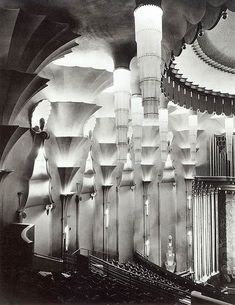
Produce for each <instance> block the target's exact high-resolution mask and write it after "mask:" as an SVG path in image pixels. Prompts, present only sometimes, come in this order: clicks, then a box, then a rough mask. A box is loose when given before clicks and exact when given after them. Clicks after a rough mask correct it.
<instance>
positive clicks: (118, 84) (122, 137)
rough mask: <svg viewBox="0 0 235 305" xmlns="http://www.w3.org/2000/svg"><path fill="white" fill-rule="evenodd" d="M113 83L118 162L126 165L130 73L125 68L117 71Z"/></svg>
mask: <svg viewBox="0 0 235 305" xmlns="http://www.w3.org/2000/svg"><path fill="white" fill-rule="evenodd" d="M113 83H114V103H115V116H116V128H117V135H116V141H117V149H118V161H119V162H123V163H125V162H126V160H127V153H128V143H127V142H128V141H127V133H128V120H129V108H130V71H129V70H128V69H125V68H117V69H115V71H114V73H113Z"/></svg>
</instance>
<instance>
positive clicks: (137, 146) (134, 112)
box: [131, 95, 144, 164]
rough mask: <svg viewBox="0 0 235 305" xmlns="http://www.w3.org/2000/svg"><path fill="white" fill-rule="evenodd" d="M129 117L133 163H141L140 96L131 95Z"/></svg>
mask: <svg viewBox="0 0 235 305" xmlns="http://www.w3.org/2000/svg"><path fill="white" fill-rule="evenodd" d="M131 116H132V130H133V147H134V154H135V163H136V164H140V163H141V151H142V128H143V119H144V111H143V106H142V97H141V95H132V98H131Z"/></svg>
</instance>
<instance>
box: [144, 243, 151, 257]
mask: <svg viewBox="0 0 235 305" xmlns="http://www.w3.org/2000/svg"><path fill="white" fill-rule="evenodd" d="M145 253H146V256H147V257H148V256H149V253H150V241H149V239H147V240H146V242H145Z"/></svg>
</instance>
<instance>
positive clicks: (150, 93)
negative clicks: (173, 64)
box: [134, 0, 162, 118]
mask: <svg viewBox="0 0 235 305" xmlns="http://www.w3.org/2000/svg"><path fill="white" fill-rule="evenodd" d="M136 4H137V8H136V9H135V12H134V17H135V39H136V42H137V58H138V63H139V72H140V87H141V93H142V97H143V106H144V116H145V117H146V118H158V106H159V99H160V82H161V40H162V9H161V7H160V5H161V3H160V1H154V0H152V1H144V0H143V1H136Z"/></svg>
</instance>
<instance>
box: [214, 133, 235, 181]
mask: <svg viewBox="0 0 235 305" xmlns="http://www.w3.org/2000/svg"><path fill="white" fill-rule="evenodd" d="M226 144H227V143H226V137H225V136H224V135H214V136H213V137H212V139H211V151H210V175H211V176H234V175H235V169H234V165H233V164H234V154H235V148H234V137H233V138H232V154H231V160H229V158H228V153H229V152H228V148H227V145H226Z"/></svg>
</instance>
